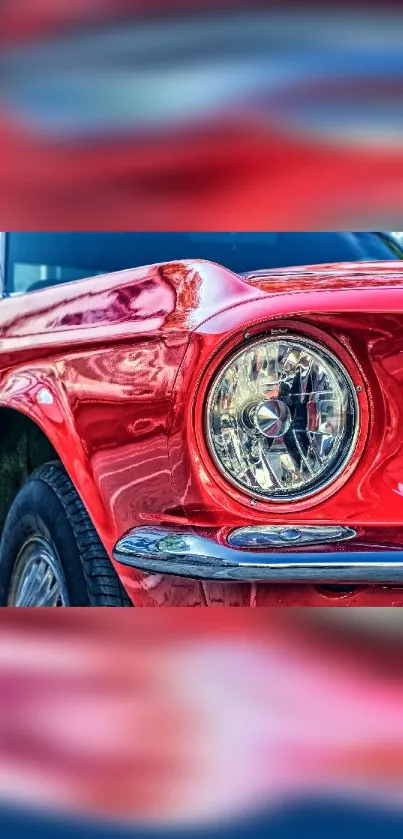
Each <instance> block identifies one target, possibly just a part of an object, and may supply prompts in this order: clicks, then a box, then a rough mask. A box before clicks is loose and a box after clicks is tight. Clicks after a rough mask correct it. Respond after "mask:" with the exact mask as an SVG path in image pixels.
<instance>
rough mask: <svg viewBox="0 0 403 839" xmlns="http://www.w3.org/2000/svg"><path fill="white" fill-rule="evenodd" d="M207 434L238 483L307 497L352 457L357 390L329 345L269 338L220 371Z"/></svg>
mask: <svg viewBox="0 0 403 839" xmlns="http://www.w3.org/2000/svg"><path fill="white" fill-rule="evenodd" d="M206 432H207V440H208V446H209V449H210V452H211V455H212V457H213V459H214V461H215V462H216V464H217V466H218V468H219V469H220V471H221V472H222V473H223V474H224V475H225V476H226V478H227V479H229V480H230V481H231V482H232V483H233V484H235V486H237V487H239V488H241V489H244V490H246V491H247V492H249V493H251V494H253V495H255V496H260V497H263V498H266V499H267V500H275V501H281V500H284V501H286V500H292V499H297V498H301V497H306V496H307V495H310V494H312V493H314V492H317V491H318V490H319V489H322V488H323V487H324V486H327V485H328V484H329V483H330V482H331V481H332V480H334V479H335V477H336V476H337V475H338V474H339V473H340V472H341V470H342V469H343V467H344V466H345V465H346V463H347V461H348V460H349V458H350V457H351V454H352V452H353V448H354V444H355V440H356V436H357V433H358V403H357V398H356V393H355V388H354V385H353V383H352V381H351V379H350V376H349V375H348V373H347V371H346V370H345V369H344V367H342V365H341V364H340V362H339V361H338V360H337V359H336V358H335V356H333V355H332V354H331V353H330V352H329V351H328V350H327V349H324V348H323V347H321V346H319V345H317V344H315V343H313V342H311V341H309V340H307V339H305V338H298V337H295V338H294V337H291V336H284V337H277V336H276V337H274V336H273V337H268V338H263V339H260V340H257V341H255V342H253V343H251V344H250V345H248V346H246V347H244V348H243V349H242V350H240V351H239V352H238V353H236V354H235V355H233V356H232V358H230V360H229V361H228V362H227V363H226V364H225V365H224V367H223V368H222V369H221V370H220V372H219V373H218V375H217V377H216V379H215V380H214V382H213V384H212V387H211V389H210V393H209V397H208V400H207V415H206Z"/></svg>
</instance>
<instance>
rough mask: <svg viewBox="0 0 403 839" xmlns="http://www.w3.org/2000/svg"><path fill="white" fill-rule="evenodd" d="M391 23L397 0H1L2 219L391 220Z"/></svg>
mask: <svg viewBox="0 0 403 839" xmlns="http://www.w3.org/2000/svg"><path fill="white" fill-rule="evenodd" d="M402 18H403V12H402V11H401V9H400V7H399V5H398V4H395V5H393V4H391V5H386V6H382V9H379V7H377V6H370V7H367V5H365V6H364V4H361V3H358V4H353V5H351V4H350V5H347V4H342V5H338V6H334V5H333V6H329V5H326V6H324V5H323V4H314V3H309V4H307V5H306V4H303V3H294V4H284V3H283V4H277V3H268V2H266V3H264V2H260V3H259V2H252V3H246V2H241V0H238V2H236V3H231V4H230V3H226V2H221V3H219V4H218V5H217V4H213V3H212V2H207V3H206V2H204V3H199V2H194V3H192V4H189V3H188V4H184V3H183V2H180V0H177V2H172V0H171V2H168V0H165V2H157V0H155V2H147V3H144V2H142V0H138V2H129V0H114V2H112V0H96V2H95V0H93V2H90V0H87V2H86V3H78V2H77V0H75V2H70V3H67V2H64V0H59V2H58V3H56V4H50V3H49V2H47V0H36V2H34V0H13V2H4V3H2V5H1V9H0V39H1V42H2V47H1V52H0V220H1V226H2V227H3V229H16V228H19V229H36V230H41V229H46V230H51V229H54V230H62V229H65V230H68V229H69V230H72V229H76V230H78V229H99V230H104V229H105V230H106V229H108V230H113V229H115V230H123V229H127V230H130V229H137V230H181V229H189V226H190V227H192V228H193V229H199V230H212V229H215V230H219V229H221V230H223V229H227V230H228V229H233V230H234V229H235V230H262V229H266V230H267V229H268V228H272V229H276V230H287V229H310V230H315V229H316V230H318V229H322V230H323V229H352V228H353V229H371V228H372V227H376V229H389V228H392V229H394V228H395V227H396V228H397V229H399V227H401V224H400V218H401V215H402V194H403V190H402V185H403V184H402V180H403V172H402V158H403V151H402V142H401V140H402V123H403V116H402V114H403V109H402V92H403V49H402V47H403V26H402V22H403V20H402ZM190 220H191V222H190Z"/></svg>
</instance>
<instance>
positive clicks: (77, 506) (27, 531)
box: [0, 462, 131, 606]
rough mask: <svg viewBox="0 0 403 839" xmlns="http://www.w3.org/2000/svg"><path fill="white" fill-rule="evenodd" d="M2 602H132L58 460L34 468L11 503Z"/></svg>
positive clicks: (0, 576) (2, 549)
mask: <svg viewBox="0 0 403 839" xmlns="http://www.w3.org/2000/svg"><path fill="white" fill-rule="evenodd" d="M0 605H2V606H7V605H9V606H130V605H131V602H130V600H129V597H128V595H127V594H126V591H125V590H124V588H123V586H122V584H121V582H120V580H119V578H118V576H117V574H116V571H115V569H114V567H113V565H112V562H111V560H110V558H109V556H108V554H107V553H106V551H105V548H104V547H103V545H102V542H101V540H100V539H99V536H98V534H97V532H96V530H95V528H94V526H93V524H92V522H91V520H90V518H89V516H88V513H87V511H86V510H85V508H84V505H83V503H82V501H81V499H80V497H79V495H78V493H77V491H76V489H75V488H74V486H73V484H72V482H71V480H70V478H69V477H68V475H67V474H66V471H65V470H64V468H63V466H62V464H61V463H59V462H55V463H47V464H45V465H44V466H41V467H40V468H39V469H37V470H36V471H35V472H33V473H32V475H31V476H30V477H29V478H28V480H27V482H26V483H25V484H24V486H23V487H22V488H21V490H20V491H19V492H18V494H17V496H16V498H15V499H14V501H13V504H12V506H11V508H10V511H9V513H8V516H7V519H6V522H5V525H4V530H3V534H2V538H1V543H0Z"/></svg>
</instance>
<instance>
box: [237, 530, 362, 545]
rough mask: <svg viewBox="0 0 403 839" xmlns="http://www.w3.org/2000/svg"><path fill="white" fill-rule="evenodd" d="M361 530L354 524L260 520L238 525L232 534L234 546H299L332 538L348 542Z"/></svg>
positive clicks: (321, 543)
mask: <svg viewBox="0 0 403 839" xmlns="http://www.w3.org/2000/svg"><path fill="white" fill-rule="evenodd" d="M356 535H357V533H356V531H355V530H353V528H352V527H345V526H342V525H338V526H330V527H327V526H325V525H324V526H323V527H321V526H318V525H299V524H296V525H293V524H288V525H284V524H260V525H255V526H253V525H249V526H248V527H238V528H237V529H236V530H232V532H231V533H230V534H229V536H228V544H229V545H230V546H231V547H232V548H252V550H253V549H256V548H257V549H260V550H262V549H263V548H292V547H297V548H299V547H300V545H325V544H328V543H329V542H345V541H347V540H348V539H353V538H354V536H356Z"/></svg>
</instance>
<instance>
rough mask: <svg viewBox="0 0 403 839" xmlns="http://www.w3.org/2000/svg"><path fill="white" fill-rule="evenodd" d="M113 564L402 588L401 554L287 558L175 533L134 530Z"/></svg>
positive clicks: (219, 576)
mask: <svg viewBox="0 0 403 839" xmlns="http://www.w3.org/2000/svg"><path fill="white" fill-rule="evenodd" d="M113 556H114V559H115V560H116V561H117V562H120V563H122V564H123V565H130V566H131V567H133V568H138V569H139V570H140V571H146V572H148V573H151V574H174V575H175V576H178V577H190V578H193V579H204V580H223V581H240V580H244V581H256V582H267V583H318V584H323V583H335V584H337V583H351V584H357V583H368V584H375V583H381V584H387V583H390V584H392V583H400V584H403V550H376V551H364V550H361V551H358V550H354V551H337V550H335V549H334V550H332V551H330V552H324V551H321V552H313V551H303V552H300V553H290V552H289V551H287V552H279V551H270V552H264V553H263V552H261V551H245V550H237V549H234V548H231V547H228V546H226V545H221V544H219V543H218V542H216V541H214V539H212V538H208V537H205V536H199V535H197V534H196V533H194V532H190V531H189V530H185V529H181V528H175V529H174V528H166V527H137V528H135V529H134V530H132V531H131V532H130V533H128V534H127V535H126V536H124V537H123V538H122V539H120V540H119V542H118V543H117V544H116V546H115V549H114V551H113Z"/></svg>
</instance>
